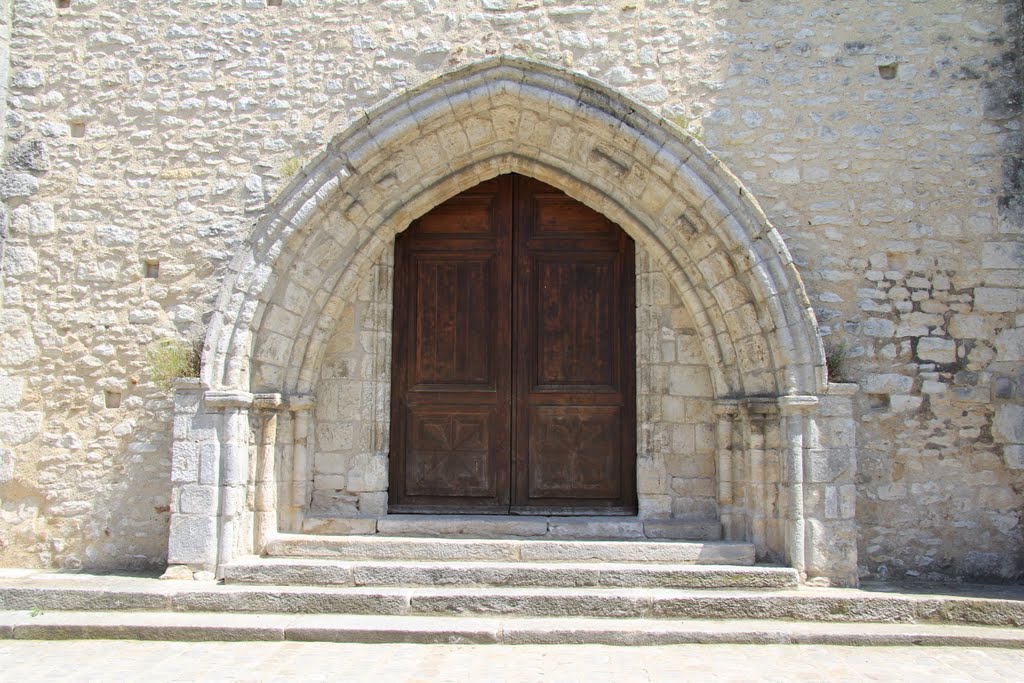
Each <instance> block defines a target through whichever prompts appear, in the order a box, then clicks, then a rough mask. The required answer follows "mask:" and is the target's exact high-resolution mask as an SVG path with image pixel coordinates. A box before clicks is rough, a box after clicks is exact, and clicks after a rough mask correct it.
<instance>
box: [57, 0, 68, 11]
mask: <svg viewBox="0 0 1024 683" xmlns="http://www.w3.org/2000/svg"><path fill="white" fill-rule="evenodd" d="M68 7H71V0H57V9H67V8H68Z"/></svg>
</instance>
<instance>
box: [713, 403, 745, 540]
mask: <svg viewBox="0 0 1024 683" xmlns="http://www.w3.org/2000/svg"><path fill="white" fill-rule="evenodd" d="M714 411H715V415H716V416H717V417H718V422H717V425H716V447H717V461H716V464H717V476H718V516H719V519H720V520H721V523H722V533H723V535H724V537H725V539H726V540H729V541H732V540H736V539H737V538H741V537H742V533H743V532H742V529H741V528H740V527H739V522H740V520H739V519H737V517H736V515H735V512H734V507H735V490H734V482H735V481H736V476H735V474H734V472H733V468H734V467H735V465H736V464H738V462H737V461H738V459H737V458H734V457H733V443H732V439H733V421H734V420H735V419H736V416H737V414H738V412H739V402H738V401H735V400H731V399H722V400H720V401H717V402H716V403H715V407H714Z"/></svg>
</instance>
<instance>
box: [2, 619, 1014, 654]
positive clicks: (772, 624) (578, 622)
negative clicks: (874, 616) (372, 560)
mask: <svg viewBox="0 0 1024 683" xmlns="http://www.w3.org/2000/svg"><path fill="white" fill-rule="evenodd" d="M4 638H19V639H32V640H58V639H75V640H81V639H93V638H103V639H122V640H124V639H130V640H175V641H241V640H250V641H257V640H258V641H303V642H334V643H449V644H456V643H459V644H462V643H465V644H490V643H498V644H506V645H523V644H603V645H678V644H692V643H701V644H800V645H817V644H828V645H871V646H885V645H892V646H901V645H904V646H905V645H942V646H970V647H1002V648H1024V629H1019V628H1000V627H992V626H962V625H949V624H844V623H809V622H792V621H776V620H767V619H746V620H688V621H683V622H679V621H669V620H658V619H587V618H577V619H573V618H557V619H542V618H506V617H502V618H493V617H483V618H479V617H394V616H377V615H337V614H232V613H223V612H214V613H194V612H191V613H182V612H124V611H117V612H95V611H92V612H42V613H39V612H38V611H36V612H28V611H4V612H0V639H4Z"/></svg>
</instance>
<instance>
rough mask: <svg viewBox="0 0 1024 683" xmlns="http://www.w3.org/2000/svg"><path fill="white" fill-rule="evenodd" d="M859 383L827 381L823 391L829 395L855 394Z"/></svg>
mask: <svg viewBox="0 0 1024 683" xmlns="http://www.w3.org/2000/svg"><path fill="white" fill-rule="evenodd" d="M858 391H860V385H859V384H856V383H854V382H829V383H828V387H827V388H826V390H825V393H826V394H827V395H829V396H855V395H856V394H857V392H858Z"/></svg>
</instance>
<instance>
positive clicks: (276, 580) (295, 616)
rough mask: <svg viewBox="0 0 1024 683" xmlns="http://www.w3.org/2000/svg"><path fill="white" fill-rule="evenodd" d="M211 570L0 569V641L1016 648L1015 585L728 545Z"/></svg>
mask: <svg viewBox="0 0 1024 683" xmlns="http://www.w3.org/2000/svg"><path fill="white" fill-rule="evenodd" d="M222 571H223V582H222V583H216V582H212V581H210V582H204V581H159V580H156V579H154V578H147V577H126V576H95V575H86V574H75V573H55V572H40V571H34V570H0V638H3V637H6V638H141V639H174V640H320V641H346V642H432V643H437V642H443V643H509V644H511V643H604V644H622V645H629V644H646V645H663V644H674V643H840V644H873V645H879V644H965V645H966V644H970V645H988V646H998V647H1024V628H1022V627H1024V589H1019V590H1014V589H1009V588H1008V589H998V590H997V589H991V590H989V591H988V592H986V591H985V590H980V589H979V591H975V592H973V593H965V592H963V591H961V593H960V594H942V593H938V594H916V593H903V592H898V591H883V590H870V591H865V590H853V589H832V588H814V587H808V586H801V585H799V581H798V577H797V574H796V572H794V571H793V570H792V569H789V568H785V567H775V566H764V565H756V564H754V551H753V548H752V547H751V546H750V545H749V544H746V543H734V542H726V541H669V540H650V539H648V540H630V541H626V540H621V539H620V540H610V539H597V538H591V539H582V540H581V539H568V538H553V537H550V534H545V535H543V536H541V537H536V538H529V537H514V538H451V537H446V538H423V537H405V536H382V535H373V536H314V535H287V536H280V537H278V538H277V539H276V540H274V541H273V542H272V543H271V544H270V545H269V547H268V554H267V556H266V557H249V558H241V559H238V560H236V561H233V562H231V563H229V564H227V565H225V566H224V567H222Z"/></svg>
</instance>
